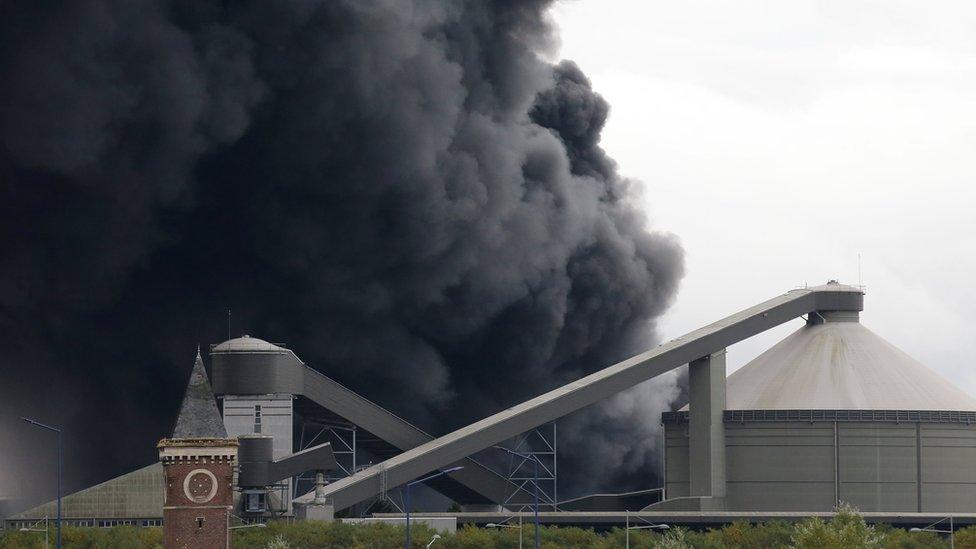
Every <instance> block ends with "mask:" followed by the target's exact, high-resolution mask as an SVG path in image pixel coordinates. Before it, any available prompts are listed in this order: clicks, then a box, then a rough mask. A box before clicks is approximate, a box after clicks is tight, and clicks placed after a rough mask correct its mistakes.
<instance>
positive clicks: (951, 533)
mask: <svg viewBox="0 0 976 549" xmlns="http://www.w3.org/2000/svg"><path fill="white" fill-rule="evenodd" d="M947 519H948V521H949V529H948V530H938V529H936V528H932V527H933V526H935V525H936V524H939V523H940V522H944V521H945V520H947ZM908 531H909V532H936V533H939V534H949V549H955V548H956V539H955V536H956V534H955V532H956V529H955V528H954V527H953V524H952V515H949V516H948V517H946V518H944V519H939V520H937V521H935V522H933V523H932V524H929V525H928V526H926V527H925V528H911V529H909V530H908Z"/></svg>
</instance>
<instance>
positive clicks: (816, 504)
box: [8, 281, 976, 525]
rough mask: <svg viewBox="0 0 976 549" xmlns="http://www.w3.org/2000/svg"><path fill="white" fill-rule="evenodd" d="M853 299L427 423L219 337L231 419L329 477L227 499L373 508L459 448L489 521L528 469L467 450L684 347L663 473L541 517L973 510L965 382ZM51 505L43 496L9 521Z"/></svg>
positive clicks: (123, 499) (590, 398)
mask: <svg viewBox="0 0 976 549" xmlns="http://www.w3.org/2000/svg"><path fill="white" fill-rule="evenodd" d="M863 300H864V292H863V291H862V289H860V288H858V287H851V286H845V285H841V284H838V283H836V282H834V281H831V282H830V283H828V284H826V285H823V286H818V287H815V288H801V289H797V290H793V291H790V292H788V293H786V294H783V295H780V296H777V297H775V298H773V299H770V300H768V301H766V302H764V303H761V304H758V305H756V306H754V307H750V308H748V309H745V310H743V311H741V312H739V313H736V314H733V315H731V316H729V317H726V318H724V319H722V320H719V321H717V322H715V323H713V324H710V325H708V326H705V327H703V328H701V329H699V330H696V331H694V332H691V333H689V334H687V335H685V336H682V337H679V338H677V339H674V340H672V341H669V342H667V343H665V344H662V345H660V346H658V347H656V348H654V349H651V350H649V351H647V352H645V353H643V354H641V355H638V356H635V357H632V358H630V359H628V360H625V361H623V362H620V363H618V364H615V365H612V366H609V367H607V368H605V369H603V370H599V371H597V372H595V373H593V374H591V375H589V376H586V377H584V378H581V379H579V380H576V381H574V382H572V383H570V384H568V385H566V386H564V387H561V388H558V389H555V390H553V391H550V392H548V393H545V394H542V395H540V396H538V397H536V398H534V399H531V400H529V401H527V402H524V403H521V404H518V405H516V406H512V407H510V408H507V409H505V410H503V411H501V412H499V413H498V414H496V415H493V416H490V417H488V418H485V419H483V420H481V421H478V422H476V423H473V424H471V425H469V426H466V427H463V428H461V429H459V430H457V431H455V432H453V433H448V434H446V435H444V436H441V437H439V438H434V437H432V436H431V435H429V434H427V433H425V432H424V431H422V430H421V429H419V428H417V427H415V426H413V425H411V424H410V423H409V422H408V421H406V420H404V419H402V418H399V417H397V416H396V415H395V414H393V413H391V412H389V411H387V410H385V409H383V408H382V407H380V406H378V405H377V404H375V403H372V402H370V401H368V400H366V399H365V398H363V397H362V396H360V395H358V394H356V393H354V392H353V391H350V390H349V389H347V388H345V387H343V386H342V385H340V384H338V383H336V382H335V381H333V380H331V379H330V378H328V377H327V376H325V375H323V374H322V373H321V372H319V371H317V370H315V369H313V368H311V367H309V366H308V365H306V364H305V363H304V362H302V361H301V360H300V359H299V358H298V356H297V355H296V354H295V353H294V352H293V351H291V350H289V349H288V348H287V347H285V346H283V345H280V344H272V343H269V342H266V341H263V340H261V339H258V338H252V337H246V336H245V337H241V338H236V339H232V340H230V341H226V342H224V343H221V344H219V345H215V346H213V347H212V348H211V352H210V358H211V362H212V374H213V392H214V393H215V394H216V395H217V396H218V397H219V398H220V399H221V401H222V404H223V406H222V408H223V409H222V418H223V423H224V427H225V429H226V432H227V435H228V436H230V437H243V438H242V439H241V440H242V442H247V444H246V446H252V445H253V444H252V443H253V442H254V441H252V440H250V439H251V438H253V437H255V436H257V437H258V438H261V439H262V442H261V444H262V445H263V446H262V448H265V447H266V450H265V451H264V452H265V453H266V454H267V456H266V457H265V458H263V459H265V460H266V461H267V462H268V463H271V460H275V461H274V462H275V463H277V462H278V461H277V460H288V459H292V457H293V455H294V454H293V452H301V451H303V450H306V449H308V448H309V447H311V446H312V445H313V444H317V443H320V442H324V441H328V442H330V443H331V448H332V451H333V452H334V455H335V464H336V466H335V467H334V469H333V470H332V471H330V472H329V477H330V478H329V480H331V482H330V483H328V484H327V485H323V483H322V482H321V481H320V482H319V483H318V485H317V489H315V490H314V491H313V488H315V487H316V483H315V482H314V480H315V479H314V475H310V474H308V472H307V471H306V472H297V471H296V472H295V474H289V475H287V476H285V478H281V479H277V480H274V481H268V482H267V483H252V485H249V486H243V487H241V486H239V489H238V494H237V503H236V504H235V505H236V513H238V514H239V515H240V516H244V517H263V518H269V517H275V516H299V517H301V516H306V515H307V516H321V514H320V513H319V514H317V513H316V512H310V510H315V509H318V508H319V507H322V506H323V505H325V506H327V507H328V508H329V511H330V512H331V511H333V510H334V511H336V512H346V513H348V514H363V513H368V512H369V511H370V508H371V507H370V506H371V505H372V504H373V503H375V502H378V501H391V500H392V499H395V498H392V497H391V494H393V493H395V490H396V488H397V487H399V486H402V485H403V484H405V483H407V482H409V481H411V480H413V479H416V478H419V477H421V476H424V475H425V474H427V473H429V472H431V471H434V470H438V469H445V468H448V467H453V466H459V465H460V466H463V468H462V469H458V470H456V471H453V472H452V473H451V474H450V475H445V476H442V477H440V478H438V479H437V480H436V481H435V482H432V483H431V484H430V487H431V488H432V489H434V490H436V491H438V492H440V493H441V494H443V495H444V496H446V497H448V498H449V499H451V500H453V501H455V502H457V503H459V504H461V506H462V512H460V513H457V516H458V518H459V520H462V521H469V522H493V521H498V520H499V519H504V518H505V517H506V516H511V513H512V512H513V511H517V510H519V509H523V510H524V509H525V507H524V506H522V505H516V504H515V502H516V501H519V500H518V498H515V499H513V493H515V494H517V493H519V492H520V491H521V492H525V491H526V484H525V483H524V482H522V483H519V482H518V481H517V480H516V479H514V478H513V477H512V476H511V475H510V474H505V473H504V472H499V471H496V470H494V469H493V468H491V467H488V466H486V465H485V464H483V463H481V462H479V461H478V460H477V459H475V457H473V456H476V454H477V453H478V452H480V451H482V450H484V449H486V448H491V447H493V446H495V445H499V444H505V443H506V442H507V441H510V440H512V439H513V438H518V437H520V436H522V435H523V434H524V433H527V432H532V431H533V430H537V429H540V428H542V427H543V426H545V425H548V424H551V423H552V422H554V421H556V420H558V419H559V418H560V417H562V416H565V415H566V414H569V413H571V412H574V411H576V410H579V409H582V408H584V407H586V406H589V405H591V404H593V403H596V402H598V401H600V400H603V399H605V398H608V397H610V396H613V395H614V394H617V393H619V392H620V391H624V390H626V389H628V388H630V387H633V386H634V385H636V384H638V383H641V382H643V381H646V380H648V379H650V378H652V377H654V376H657V375H660V374H662V373H665V372H667V371H670V370H673V369H675V368H678V367H682V366H684V365H688V368H689V385H690V390H689V395H690V403H689V406H687V407H685V408H684V409H682V410H679V411H675V412H668V413H665V414H664V415H663V418H662V422H663V424H664V432H665V468H664V469H665V470H664V475H665V485H664V486H663V489H658V490H649V489H651V488H658V487H652V486H634V487H633V489H634V490H637V491H636V492H631V493H628V494H619V495H613V494H610V495H599V496H592V497H588V498H587V497H584V498H577V499H576V500H572V501H566V502H565V505H560V503H559V502H558V501H556V500H555V489H553V490H552V496H553V500H552V502H551V508H550V509H548V511H547V512H546V513H545V514H544V515H545V520H547V521H550V522H561V523H594V522H599V521H603V522H606V523H613V522H615V521H618V520H619V521H621V522H622V521H623V520H624V513H632V512H633V513H639V514H640V515H642V516H645V517H650V518H655V517H656V518H657V519H662V517H663V518H666V519H667V520H672V519H673V520H674V521H677V520H678V517H681V520H682V521H685V522H694V521H700V522H709V523H715V522H721V521H723V520H732V519H743V518H745V519H748V518H750V517H753V518H755V519H757V520H758V519H766V518H770V517H771V516H773V515H774V514H776V513H786V514H787V515H790V514H791V516H796V517H799V516H802V515H803V514H804V513H816V512H829V511H831V510H832V509H833V508H834V507H835V506H836V505H837V504H838V503H840V502H847V503H850V504H853V505H854V506H855V507H857V508H859V509H860V510H862V511H865V512H868V513H878V514H883V515H885V516H891V517H901V518H902V519H904V520H911V517H912V516H915V517H916V518H919V519H920V520H921V517H924V516H926V514H933V513H967V512H971V510H972V509H974V508H976V425H974V423H976V399H973V398H972V397H971V396H969V395H968V394H966V393H965V392H963V391H961V390H960V389H958V388H957V387H955V386H953V385H952V384H951V383H950V382H948V381H947V380H945V379H943V378H942V377H940V376H939V375H938V374H936V373H935V372H933V371H932V370H929V369H928V368H926V367H925V366H923V365H921V364H919V363H918V362H916V361H915V360H913V359H912V358H910V357H909V356H907V355H906V354H905V353H903V352H902V351H899V350H898V349H897V348H896V347H894V346H893V345H891V344H890V343H888V342H886V341H884V340H883V339H881V338H880V337H878V336H877V335H875V334H874V333H873V332H871V331H870V330H868V329H867V328H866V327H864V326H863V325H861V323H860V321H859V316H860V311H861V310H862V309H863ZM798 318H802V319H803V321H804V324H803V326H802V327H801V328H800V329H799V330H797V331H796V332H794V333H793V334H791V335H790V336H788V337H787V338H786V339H784V340H783V341H781V342H780V343H778V344H776V345H775V346H773V347H772V348H771V349H769V350H768V351H766V352H765V353H763V354H762V355H760V356H759V357H758V358H756V359H755V360H753V361H752V362H750V363H749V364H747V365H746V366H744V367H743V368H741V369H740V370H738V371H736V372H735V373H733V374H732V375H731V376H729V377H728V378H727V379H726V371H725V353H726V349H727V347H729V346H730V345H733V344H734V343H736V342H738V341H742V340H743V339H746V338H748V337H751V336H753V335H756V334H758V333H761V332H763V331H765V330H768V329H769V328H772V327H775V326H778V325H780V324H783V323H786V322H789V321H791V320H794V319H798ZM201 368H202V366H201ZM552 442H553V447H552V448H551V449H552V452H551V456H552V458H553V460H555V459H556V455H557V454H556V451H555V441H554V440H553V441H552ZM280 470H282V471H284V470H285V469H280ZM553 470H555V463H553ZM248 478H251V477H250V476H248ZM262 478H263V477H262ZM552 481H553V484H555V483H556V479H555V475H553V477H552ZM161 482H162V472H161V468H160V466H159V465H158V464H155V465H150V466H148V467H146V468H145V469H141V470H139V471H136V472H134V473H130V474H129V475H125V476H123V477H120V478H118V479H115V480H113V481H109V482H108V483H105V484H102V485H99V486H96V487H93V488H90V489H88V490H85V491H82V492H80V493H78V494H75V495H73V496H69V497H68V498H67V500H66V504H65V509H66V512H67V515H66V516H67V518H68V519H69V520H72V521H88V522H89V523H91V524H92V525H104V524H105V523H106V521H133V522H134V523H141V524H151V523H153V522H152V521H155V520H158V519H161V517H162V510H161V509H162V488H161V485H160V483H161ZM570 491H572V490H570ZM521 501H524V499H523V500H521ZM393 503H395V502H393ZM394 507H396V505H394ZM51 510H52V507H51V504H47V505H45V506H41V507H38V508H36V509H32V510H29V511H26V512H24V513H21V514H18V515H16V516H14V517H10V518H8V523H9V522H10V521H14V522H15V525H16V524H21V523H23V522H25V521H31V520H37V519H40V518H43V517H44V516H51ZM601 513H602V514H601ZM594 517H597V518H594ZM905 517H908V518H907V519H906V518H905ZM971 518H972V517H971Z"/></svg>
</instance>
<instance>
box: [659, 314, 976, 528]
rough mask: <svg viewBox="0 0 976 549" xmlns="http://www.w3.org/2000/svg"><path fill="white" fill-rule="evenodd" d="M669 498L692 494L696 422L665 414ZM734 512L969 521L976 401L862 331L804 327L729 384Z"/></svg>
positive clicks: (727, 425)
mask: <svg viewBox="0 0 976 549" xmlns="http://www.w3.org/2000/svg"><path fill="white" fill-rule="evenodd" d="M663 422H664V425H665V442H666V455H665V459H666V462H665V463H666V464H665V485H666V497H667V498H668V499H669V500H671V499H673V498H681V497H683V496H687V495H688V494H689V486H690V482H689V458H690V457H691V456H689V445H688V442H689V438H688V412H687V410H682V411H679V412H669V413H665V414H664V416H663ZM723 423H724V433H725V449H726V452H725V480H726V484H725V490H726V493H725V498H724V504H723V506H724V508H725V509H726V510H729V511H829V510H831V509H833V508H834V507H835V506H836V505H837V504H838V503H839V502H847V503H850V504H853V505H854V506H855V507H857V508H858V509H860V510H861V511H866V512H870V511H877V512H949V511H955V512H961V511H966V512H971V511H972V509H974V508H976V399H973V398H972V397H970V396H969V395H968V394H966V393H965V392H963V391H962V390H960V389H959V388H957V387H956V386H954V385H953V384H952V383H950V382H949V381H948V380H946V379H944V378H943V377H941V376H940V375H938V374H936V373H935V372H933V371H932V370H930V369H928V368H926V367H925V366H923V365H922V364H920V363H918V362H917V361H915V360H913V359H912V358H911V357H909V356H908V355H906V354H905V353H904V352H902V351H900V350H898V349H897V348H896V347H894V346H893V345H891V344H890V343H888V342H887V341H885V340H884V339H882V338H881V337H879V336H877V335H876V334H874V333H873V332H871V331H870V330H868V329H867V328H865V327H864V326H863V325H861V324H860V322H859V318H858V313H856V312H835V313H831V312H822V313H813V314H811V315H810V318H809V319H808V321H807V324H806V325H805V326H804V327H802V328H800V329H799V330H797V331H796V332H794V333H793V334H791V335H790V336H788V337H787V338H786V339H784V340H782V341H781V342H779V343H778V344H776V345H775V346H774V347H772V348H771V349H769V350H768V351H766V352H765V353H763V354H762V355H760V356H759V357H757V358H756V359H755V360H753V361H752V362H750V363H749V364H747V365H746V366H744V367H742V368H741V369H739V370H738V371H736V372H735V373H733V374H732V375H731V376H729V377H728V380H727V386H726V407H725V412H724V421H723Z"/></svg>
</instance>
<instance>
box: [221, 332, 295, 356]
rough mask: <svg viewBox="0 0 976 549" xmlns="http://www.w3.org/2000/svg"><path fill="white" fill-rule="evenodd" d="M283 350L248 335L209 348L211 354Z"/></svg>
mask: <svg viewBox="0 0 976 549" xmlns="http://www.w3.org/2000/svg"><path fill="white" fill-rule="evenodd" d="M285 350H286V349H284V348H282V347H279V346H277V345H275V344H274V343H268V342H267V341H265V340H263V339H258V338H256V337H251V336H249V335H243V336H241V337H235V338H234V339H228V340H227V341H225V342H223V343H220V344H218V345H214V346H213V347H211V348H210V352H211V353H256V352H262V351H266V352H277V351H285Z"/></svg>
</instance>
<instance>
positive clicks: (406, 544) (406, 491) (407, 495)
mask: <svg viewBox="0 0 976 549" xmlns="http://www.w3.org/2000/svg"><path fill="white" fill-rule="evenodd" d="M461 469H464V466H463V465H459V466H457V467H451V468H450V469H444V470H443V471H439V472H437V473H434V474H433V475H429V476H426V477H424V478H421V479H417V480H414V481H411V482H408V483H407V486H406V488H405V489H404V491H403V508H404V510H405V512H406V518H407V539H406V540H404V541H403V547H404V549H410V487H411V486H413V485H414V484H420V483H421V482H426V481H428V480H430V479H434V478H437V477H439V476H441V475H446V474H448V473H453V472H454V471H460V470H461Z"/></svg>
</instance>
